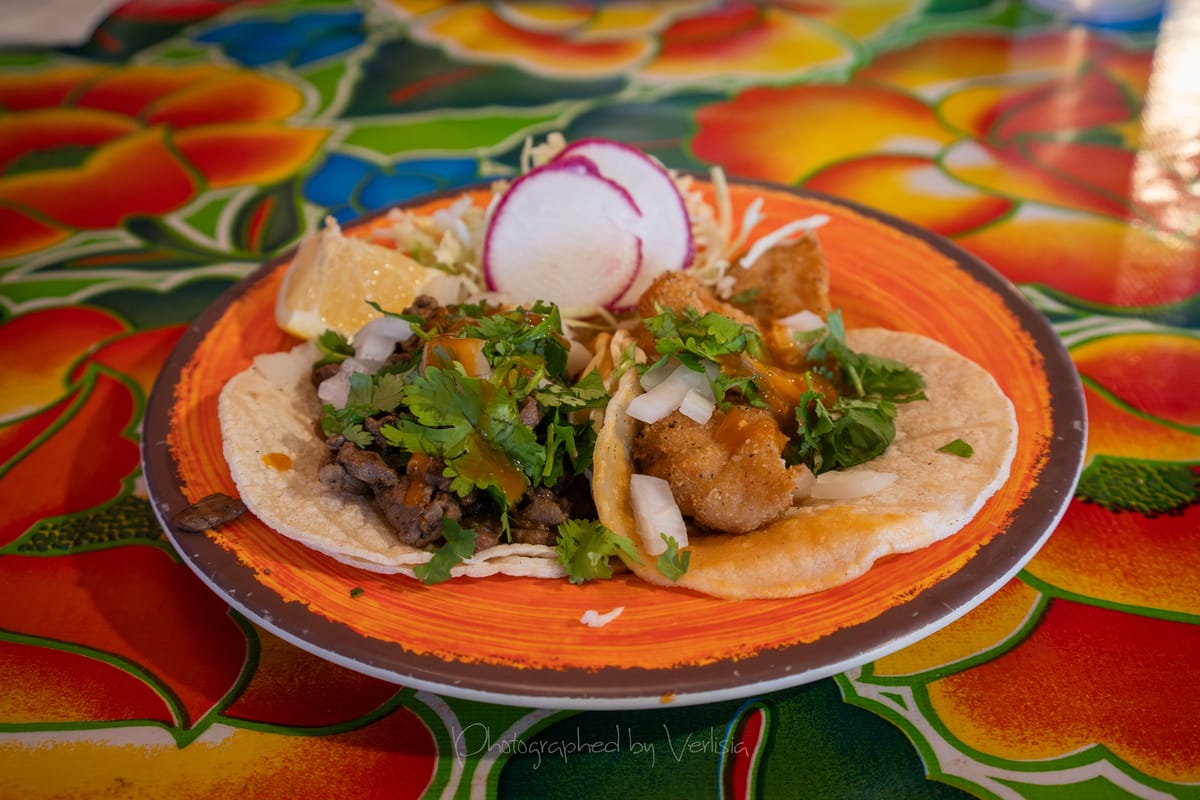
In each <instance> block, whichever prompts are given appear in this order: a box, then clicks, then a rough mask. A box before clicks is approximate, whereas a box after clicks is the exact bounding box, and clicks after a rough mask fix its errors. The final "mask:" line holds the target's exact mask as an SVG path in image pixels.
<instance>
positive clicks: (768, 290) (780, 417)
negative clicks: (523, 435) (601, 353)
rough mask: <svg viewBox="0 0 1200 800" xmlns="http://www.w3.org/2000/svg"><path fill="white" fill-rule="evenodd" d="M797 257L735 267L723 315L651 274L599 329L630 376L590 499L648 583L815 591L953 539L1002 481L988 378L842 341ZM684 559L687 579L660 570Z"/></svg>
mask: <svg viewBox="0 0 1200 800" xmlns="http://www.w3.org/2000/svg"><path fill="white" fill-rule="evenodd" d="M805 242H807V243H805ZM794 247H795V248H797V250H798V252H796V253H793V256H794V258H791V259H790V260H789V263H788V264H787V266H786V268H785V269H780V270H778V271H775V270H774V268H773V267H772V266H771V265H772V264H773V263H775V262H778V261H779V259H780V258H782V257H784V256H786V250H785V249H779V251H778V252H775V253H773V254H772V255H771V257H770V258H767V259H765V261H766V265H765V266H763V265H756V268H755V269H754V270H751V271H750V272H748V273H746V274H742V275H737V277H738V278H739V279H741V280H742V282H743V288H745V286H746V285H749V286H750V287H751V288H752V289H754V288H757V289H759V291H757V292H755V291H749V292H746V291H743V292H742V293H741V294H740V295H738V294H736V293H735V295H734V296H735V297H738V298H739V299H740V300H741V302H740V303H737V304H735V303H734V302H726V301H724V300H722V299H720V297H719V296H718V295H717V294H716V293H715V292H714V291H712V290H711V289H710V288H708V287H705V286H702V285H700V284H698V283H697V282H696V281H694V280H693V279H692V278H691V277H690V276H688V275H687V274H686V273H673V274H669V275H664V276H662V277H661V278H660V279H659V280H657V281H656V282H655V283H654V284H653V285H651V286H650V288H649V289H648V290H647V291H646V293H645V294H644V295H643V296H642V298H641V301H640V302H639V305H638V313H639V316H640V322H639V323H638V324H637V325H636V326H635V327H634V328H632V329H631V330H630V331H629V332H628V333H625V332H619V333H618V334H617V335H616V336H615V337H614V341H613V344H612V346H613V348H616V349H620V348H626V350H627V351H630V350H632V351H633V352H635V353H636V358H634V359H632V360H635V361H637V362H639V364H638V366H637V367H636V368H631V369H628V370H627V371H626V372H625V373H624V374H623V375H621V377H620V380H619V382H618V384H617V386H616V388H615V390H614V397H613V401H612V403H611V404H610V406H609V408H608V411H607V413H606V418H605V422H604V425H603V426H602V428H601V432H600V437H599V441H598V443H597V449H596V471H595V477H594V481H593V483H594V495H595V497H596V503H597V508H598V510H599V515H600V519H601V521H602V522H604V524H605V525H607V526H609V527H610V528H611V529H612V530H614V531H615V532H617V533H618V534H623V535H627V536H629V537H630V538H631V539H633V540H634V541H635V542H637V543H638V550H639V558H638V559H637V560H636V561H635V560H633V559H629V560H628V562H629V566H630V568H631V569H633V570H634V571H635V572H637V573H638V574H639V575H640V576H642V577H643V578H646V579H647V580H650V581H652V582H655V583H660V584H666V585H670V584H675V585H680V586H684V587H688V588H692V589H696V590H698V591H701V592H705V593H708V594H713V595H717V596H720V597H727V598H737V599H742V598H755V597H785V596H795V595H799V594H805V593H808V592H813V591H819V590H821V589H826V588H830V587H832V586H835V585H838V584H841V583H844V582H846V581H848V580H851V579H852V578H854V577H856V576H857V575H859V574H861V573H863V572H865V571H866V570H867V569H868V568H869V567H870V566H871V564H872V563H874V562H875V561H876V560H877V559H879V558H881V557H883V556H885V555H888V554H892V553H899V552H906V551H909V550H915V549H919V548H921V547H924V546H927V545H928V544H931V543H932V542H934V541H936V540H938V539H940V538H943V537H944V536H947V535H949V534H951V533H953V532H954V531H956V530H958V529H959V528H961V527H962V526H963V525H965V524H966V522H968V521H969V520H970V518H971V517H972V516H973V515H974V514H975V512H976V511H977V510H978V509H979V507H980V506H981V505H982V503H983V502H984V501H985V500H986V499H987V497H988V496H990V495H991V494H992V493H993V492H994V491H995V489H996V488H998V487H999V486H1000V485H1001V484H1002V483H1003V482H1004V480H1005V478H1006V477H1007V474H1008V466H1009V463H1010V461H1011V459H1012V456H1013V453H1014V451H1015V441H1016V422H1015V414H1014V412H1013V409H1012V406H1011V403H1010V402H1009V401H1008V399H1007V398H1006V397H1005V396H1004V394H1003V392H1002V391H1001V390H1000V388H999V387H998V386H997V385H996V384H995V381H994V380H993V379H992V378H991V376H990V375H988V373H987V372H986V371H984V370H983V369H982V368H980V367H979V366H978V365H976V364H974V363H973V362H971V361H969V360H968V359H966V358H964V357H962V356H961V355H959V354H958V353H955V352H954V351H952V350H950V349H949V348H946V347H944V346H943V345H941V344H939V343H937V342H934V341H932V340H929V339H926V338H924V337H921V336H917V335H915V334H909V333H902V332H896V331H885V330H880V329H868V330H852V331H847V330H845V328H844V325H843V322H842V319H841V315H840V314H839V313H838V312H837V311H836V310H833V309H832V308H831V306H830V305H829V302H828V296H827V294H826V292H827V286H828V282H827V279H826V278H825V277H824V262H823V260H822V259H821V258H820V254H819V250H817V249H814V248H813V243H812V240H811V237H805V238H804V239H802V240H800V244H797V245H795V246H794ZM802 248H807V252H799V249H802ZM797 259H798V261H797ZM735 274H736V271H735ZM634 348H636V350H634ZM626 360H627V361H628V360H631V359H629V358H628V357H627V359H626ZM664 506H666V508H665V509H664ZM680 552H682V553H683V555H684V556H685V557H686V559H685V560H686V570H680V569H678V568H677V567H678V564H677V563H676V564H673V565H664V564H663V563H662V562H661V559H662V556H663V555H664V554H665V555H668V556H671V557H672V560H673V561H675V562H678V561H679V555H678V554H679V553H680ZM664 567H666V568H664Z"/></svg>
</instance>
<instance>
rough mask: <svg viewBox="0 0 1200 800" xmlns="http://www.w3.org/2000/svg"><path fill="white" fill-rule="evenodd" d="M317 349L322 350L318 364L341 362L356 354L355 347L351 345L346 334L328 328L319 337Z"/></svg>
mask: <svg viewBox="0 0 1200 800" xmlns="http://www.w3.org/2000/svg"><path fill="white" fill-rule="evenodd" d="M317 349H318V350H319V351H320V352H321V360H320V361H318V362H317V366H321V365H323V364H340V363H342V362H343V361H345V360H346V359H347V358H349V357H350V356H352V355H354V348H353V347H351V346H350V340H349V339H347V338H346V336H345V334H342V333H339V332H338V331H334V330H328V329H326V331H325V332H324V333H322V334H321V335H320V336H318V337H317Z"/></svg>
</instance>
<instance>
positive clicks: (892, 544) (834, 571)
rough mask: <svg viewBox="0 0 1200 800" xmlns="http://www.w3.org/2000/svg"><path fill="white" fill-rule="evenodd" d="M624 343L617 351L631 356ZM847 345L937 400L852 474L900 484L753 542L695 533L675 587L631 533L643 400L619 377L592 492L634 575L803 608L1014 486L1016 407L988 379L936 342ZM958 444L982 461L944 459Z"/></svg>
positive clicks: (866, 333)
mask: <svg viewBox="0 0 1200 800" xmlns="http://www.w3.org/2000/svg"><path fill="white" fill-rule="evenodd" d="M623 336H624V335H623V334H618V337H615V339H614V341H613V343H612V347H613V348H614V349H619V348H621V347H623V346H625V344H626V341H625V339H624V338H623ZM847 343H848V344H849V345H850V347H851V348H853V349H854V350H856V351H858V352H862V353H871V354H875V355H879V356H884V357H888V358H893V359H896V360H897V361H901V362H903V363H905V364H907V365H908V366H910V367H912V368H913V369H915V370H916V371H917V372H919V373H921V375H922V376H923V377H924V378H925V383H926V390H925V393H926V396H927V397H928V400H925V401H916V402H912V403H907V404H901V405H898V406H897V417H896V438H895V441H893V442H892V444H891V446H890V447H889V448H888V449H887V451H886V452H885V453H884V454H883V455H881V456H879V457H878V458H876V459H874V460H872V461H870V462H868V463H866V464H862V465H859V466H857V467H851V468H850V469H849V470H847V472H850V471H854V470H870V471H872V472H890V473H895V474H896V475H897V476H898V477H897V479H896V480H895V482H893V483H892V484H891V485H890V486H888V487H887V488H885V489H883V490H881V491H879V492H876V493H875V494H872V495H870V496H867V497H862V498H857V499H854V500H838V501H832V500H811V499H810V500H806V501H804V502H803V503H801V504H800V505H798V506H795V507H793V508H792V509H791V511H789V512H787V513H786V514H785V515H784V516H783V517H781V518H780V519H778V520H776V521H775V522H773V523H771V524H769V525H767V526H765V527H763V528H760V529H758V530H755V531H751V532H750V533H745V534H721V533H706V532H692V531H690V532H689V546H688V549H689V550H690V551H691V562H690V566H689V568H688V571H687V572H686V573H685V574H684V575H683V576H682V577H680V578H679V580H678V581H675V582H672V581H670V580H669V579H667V578H666V577H664V576H663V575H662V574H660V573H659V572H658V570H657V569H656V567H655V557H654V556H651V555H649V554H648V553H646V551H645V550H644V549H643V548H642V545H641V537H640V536H639V535H638V532H637V525H636V523H635V522H634V516H633V506H632V501H631V498H630V490H629V485H630V477H631V475H632V474H633V473H634V472H636V467H635V464H634V462H633V458H632V456H631V448H632V443H633V438H634V435H635V433H636V431H637V425H638V424H639V423H637V422H636V420H634V419H633V418H631V417H629V416H628V415H627V414H626V413H625V409H626V407H627V406H628V405H629V402H630V400H632V399H633V398H634V397H635V396H636V395H637V394H638V393H639V391H640V389H639V388H638V384H637V376H636V373H635V372H634V371H633V370H629V371H628V372H626V373H625V374H624V375H622V376H621V378H620V381H619V383H618V385H617V387H616V391H615V394H614V397H613V400H612V402H611V403H609V406H608V409H607V411H606V412H605V419H604V423H603V425H602V426H601V429H600V433H599V437H598V440H597V442H596V451H595V458H594V473H593V478H592V493H593V495H594V497H595V501H596V508H597V511H598V513H599V515H600V521H601V522H603V523H604V524H605V525H607V526H608V527H609V528H611V529H612V530H613V531H615V532H617V533H621V534H624V535H626V536H628V537H629V538H630V539H631V540H633V542H634V543H635V544H636V545H637V547H638V554H639V556H640V559H641V563H640V564H637V563H632V562H630V563H629V564H628V566H629V567H630V569H632V570H633V571H634V572H636V573H637V574H638V575H639V576H640V577H642V578H643V579H645V580H647V581H649V582H651V583H656V584H660V585H664V586H681V587H684V588H688V589H693V590H695V591H698V592H702V593H704V594H709V595H714V596H716V597H723V598H727V599H735V600H742V599H752V598H780V597H795V596H799V595H803V594H809V593H811V592H817V591H821V590H823V589H829V588H832V587H834V586H838V585H841V584H843V583H847V582H848V581H850V580H853V579H854V578H856V577H858V576H859V575H862V574H863V573H865V572H866V571H867V570H868V569H870V568H871V565H872V564H874V563H875V562H876V561H877V560H879V559H880V558H883V557H884V556H887V555H891V554H894V553H906V552H910V551H913V550H919V549H921V548H923V547H927V546H928V545H931V544H933V543H934V542H936V541H938V540H940V539H943V538H945V537H947V536H949V535H951V534H953V533H954V532H956V531H958V530H960V529H961V528H962V527H963V526H964V525H966V524H967V523H968V522H969V521H970V520H971V518H972V517H973V516H974V515H975V514H976V513H977V512H978V511H979V509H980V508H981V507H982V506H983V504H984V503H985V502H986V501H987V499H988V498H989V497H990V496H991V495H992V494H994V493H995V492H996V490H997V489H999V488H1000V487H1001V486H1002V485H1003V484H1004V482H1005V481H1006V480H1007V479H1008V474H1009V467H1010V465H1011V463H1012V459H1013V456H1014V455H1015V453H1016V444H1017V420H1016V413H1015V411H1014V409H1013V406H1012V403H1011V401H1009V399H1008V397H1006V396H1005V394H1004V392H1003V391H1002V390H1001V389H1000V387H999V386H998V385H997V383H996V381H995V379H993V378H992V376H991V375H990V374H989V373H988V372H987V371H986V370H984V369H983V368H982V367H980V366H979V365H978V364H976V363H975V362H973V361H971V360H969V359H967V358H965V357H964V356H962V355H960V354H959V353H957V352H956V351H954V350H952V349H951V348H949V347H947V346H945V345H943V344H941V343H939V342H936V341H934V340H932V339H928V338H926V337H923V336H918V335H916V334H911V333H903V332H898V331H889V330H883V329H879V328H868V329H859V330H852V331H848V332H847ZM954 439H962V440H964V441H965V442H967V443H968V444H970V445H971V447H972V448H974V453H973V454H972V455H971V456H970V457H969V458H963V457H961V456H956V455H951V454H948V453H942V452H938V448H939V447H942V446H943V445H945V444H947V443H948V442H950V441H953V440H954Z"/></svg>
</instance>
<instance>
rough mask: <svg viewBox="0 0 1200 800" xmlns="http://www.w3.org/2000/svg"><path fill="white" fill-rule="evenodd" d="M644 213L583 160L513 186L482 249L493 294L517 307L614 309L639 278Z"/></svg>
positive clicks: (549, 167) (558, 163)
mask: <svg viewBox="0 0 1200 800" xmlns="http://www.w3.org/2000/svg"><path fill="white" fill-rule="evenodd" d="M640 220H641V212H640V211H639V210H638V206H637V204H636V203H635V202H634V201H633V198H631V197H630V196H629V193H628V192H626V191H625V190H624V189H622V188H621V187H620V186H618V185H617V184H616V183H614V182H613V181H610V180H608V179H607V178H603V177H601V176H600V175H599V174H597V172H596V170H595V167H593V166H592V165H591V164H590V163H589V162H588V161H587V160H585V159H582V158H574V159H562V160H555V161H553V162H551V163H549V164H546V165H545V166H542V167H539V168H537V169H535V170H532V171H530V172H527V173H525V174H524V175H522V176H521V177H520V178H518V179H517V180H515V181H513V183H512V185H511V186H510V187H508V191H507V192H506V193H505V194H504V196H503V197H502V198H501V199H500V202H499V203H497V204H496V207H495V209H494V210H493V211H492V214H491V215H490V220H489V222H488V228H487V234H486V236H485V238H484V243H483V259H482V260H483V272H484V278H485V280H486V281H487V285H488V288H489V289H492V290H493V291H498V292H503V293H504V294H505V295H507V296H508V297H509V298H510V299H511V300H512V301H513V302H518V303H532V302H533V301H535V300H546V301H548V302H552V303H556V304H558V305H559V306H561V307H562V308H563V309H567V310H576V309H584V308H592V307H595V306H604V307H606V308H611V307H612V306H613V303H614V302H615V301H616V300H617V299H618V298H620V297H622V296H623V295H624V294H625V292H626V291H628V289H629V287H630V286H631V285H632V284H633V281H634V279H635V278H636V277H637V274H638V270H639V269H640V267H641V261H642V242H641V240H640V239H639V238H638V235H637V233H636V231H637V229H638V227H639V224H640V223H639V221H640Z"/></svg>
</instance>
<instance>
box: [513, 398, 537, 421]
mask: <svg viewBox="0 0 1200 800" xmlns="http://www.w3.org/2000/svg"><path fill="white" fill-rule="evenodd" d="M517 416H518V417H520V419H521V424H523V425H525V426H527V427H530V428H536V427H537V424H538V423H539V422H541V421H542V404H541V403H539V402H538V401H537V399H536V398H534V397H533V395H530V396H529V397H526V398H525V400H524V402H522V403H521V407H520V408H519V409H517Z"/></svg>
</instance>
